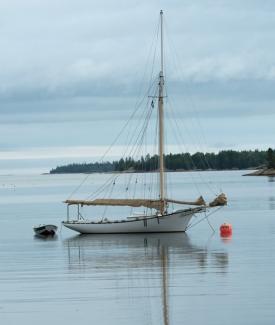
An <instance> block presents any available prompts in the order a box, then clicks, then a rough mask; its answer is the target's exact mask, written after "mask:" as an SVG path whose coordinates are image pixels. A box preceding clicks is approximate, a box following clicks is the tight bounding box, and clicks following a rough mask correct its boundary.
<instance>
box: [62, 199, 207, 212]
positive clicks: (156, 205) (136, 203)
mask: <svg viewBox="0 0 275 325" xmlns="http://www.w3.org/2000/svg"><path fill="white" fill-rule="evenodd" d="M164 202H167V203H176V204H187V205H198V206H201V205H206V203H205V201H204V199H203V197H202V196H200V197H199V198H198V199H197V200H196V201H192V202H190V201H180V200H173V199H165V200H164ZM65 203H67V204H69V205H110V206H130V207H141V206H143V207H146V208H149V209H156V210H160V208H161V206H162V205H163V204H165V203H163V202H162V201H161V200H145V199H95V200H73V199H70V200H66V201H65Z"/></svg>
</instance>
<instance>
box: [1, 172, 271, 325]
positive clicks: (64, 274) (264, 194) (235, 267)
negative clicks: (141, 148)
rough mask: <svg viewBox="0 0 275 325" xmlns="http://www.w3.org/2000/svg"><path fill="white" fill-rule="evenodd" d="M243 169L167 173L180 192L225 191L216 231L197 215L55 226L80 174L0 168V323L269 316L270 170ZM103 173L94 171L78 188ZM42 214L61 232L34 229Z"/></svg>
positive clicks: (242, 320)
mask: <svg viewBox="0 0 275 325" xmlns="http://www.w3.org/2000/svg"><path fill="white" fill-rule="evenodd" d="M244 173H245V172H242V171H228V172H201V173H169V176H168V177H169V181H170V184H171V188H172V189H173V193H172V194H173V195H174V197H176V198H182V199H191V198H193V199H194V198H196V197H197V196H198V195H199V194H204V196H205V197H206V199H207V200H210V199H211V198H213V197H214V195H215V193H218V192H219V191H220V190H222V191H224V192H225V193H226V194H227V196H228V200H229V204H228V206H227V207H225V208H223V209H220V210H219V211H217V213H215V214H213V215H211V216H209V221H210V223H211V226H212V227H213V228H214V229H215V233H213V232H212V229H211V227H210V226H209V224H208V223H207V221H206V220H203V221H202V222H200V223H198V224H197V225H196V226H194V227H192V228H190V230H189V231H188V232H187V233H186V234H184V233H182V234H181V233H177V234H135V235H128V234H125V235H121V234H120V235H77V233H74V232H72V231H70V230H68V229H65V228H60V222H61V221H62V220H64V219H66V207H65V206H64V204H63V203H62V201H63V200H64V199H66V198H67V197H68V196H69V195H70V193H71V192H72V191H73V190H74V189H75V188H76V187H77V186H78V185H79V184H80V183H81V181H82V179H83V177H85V176H83V175H39V176H35V175H22V176H9V175H7V176H0V225H1V227H0V247H1V249H0V324H1V325H2V324H3V325H19V324H20V325H27V324H28V325H29V324H40V325H44V324H66V325H71V324H100V325H105V324H120V325H123V324H131V325H140V324H158V325H159V324H165V325H167V324H209V325H210V324H211V325H213V324H219V325H220V324H230V325H231V324H234V325H237V324H250V325H252V324H257V325H258V324H270V325H271V324H275V290H274V289H275V179H272V178H267V177H242V174H244ZM109 177H110V175H107V174H94V175H91V176H90V177H89V180H88V181H87V182H86V183H85V185H83V186H82V188H81V189H80V191H79V196H81V195H83V194H84V193H89V191H91V190H94V189H95V188H97V187H98V186H100V185H102V184H104V183H105V182H106V180H108V178H109ZM125 177H126V178H127V177H129V175H128V176H127V175H126V176H125ZM134 177H135V176H134ZM148 177H149V176H148ZM193 183H196V186H193ZM125 184H128V183H127V181H126V180H124V181H122V182H121V183H119V182H117V187H118V188H117V189H115V191H114V193H115V195H117V196H119V195H121V194H122V192H123V191H124V188H125V186H127V185H125ZM127 190H128V188H127ZM205 193H206V194H205ZM107 212H109V213H110V212H112V211H107ZM83 213H84V214H85V216H86V214H87V216H88V214H89V213H90V212H88V211H84V212H83ZM94 213H96V215H97V216H98V217H101V216H103V215H105V213H106V211H105V210H104V211H103V212H102V211H101V212H100V210H95V212H94ZM102 213H103V214H102ZM118 215H119V213H117V216H118ZM117 216H116V217H117ZM203 216H204V215H201V216H199V215H198V216H197V217H196V218H194V221H193V222H194V223H196V222H198V221H200V220H201V218H202V217H203ZM223 222H230V223H231V224H232V226H233V236H232V238H231V239H222V238H221V237H220V235H219V226H220V225H221V224H222V223H223ZM40 223H54V224H57V225H59V230H60V231H59V233H58V235H57V236H56V237H55V238H53V239H48V240H45V239H40V238H36V237H35V236H34V234H33V230H32V226H33V225H35V224H40Z"/></svg>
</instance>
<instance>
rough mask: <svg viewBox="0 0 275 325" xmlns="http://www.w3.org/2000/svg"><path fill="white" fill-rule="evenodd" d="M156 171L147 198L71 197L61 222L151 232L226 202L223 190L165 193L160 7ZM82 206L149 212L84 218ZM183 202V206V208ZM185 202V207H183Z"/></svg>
mask: <svg viewBox="0 0 275 325" xmlns="http://www.w3.org/2000/svg"><path fill="white" fill-rule="evenodd" d="M157 101H158V160H159V162H158V164H159V166H158V174H159V195H158V198H155V199H149V198H148V199H147V198H130V199H129V198H127V199H125V198H113V199H112V198H96V199H93V200H88V199H85V200H84V199H73V198H69V199H67V200H66V201H65V203H66V204H67V220H66V221H63V222H62V223H63V225H64V226H65V227H67V228H69V229H72V230H75V231H77V232H79V233H83V234H88V233H94V234H100V233H105V234H108V233H155V232H185V231H186V229H187V228H188V225H189V223H190V220H191V218H192V217H193V216H194V215H195V214H197V213H201V212H205V211H206V210H207V209H210V208H215V207H219V206H223V205H226V204H227V198H226V195H225V194H224V193H221V194H220V195H218V196H217V197H216V198H215V199H214V200H213V201H212V202H211V203H209V204H207V203H206V202H205V200H204V199H203V197H202V196H200V197H199V198H198V199H197V200H195V201H187V200H177V199H173V198H168V197H167V196H166V190H165V189H166V177H165V166H164V155H165V153H164V55H163V11H162V10H161V11H160V72H159V75H158V94H157ZM169 204H177V205H181V206H183V208H181V209H178V210H175V211H170V210H169ZM71 206H76V207H77V217H76V218H75V219H71V218H70V207H71ZM83 206H106V207H107V206H111V207H115V206H118V207H125V206H128V207H132V208H137V207H144V208H146V211H147V210H148V211H150V213H141V214H138V215H137V214H136V215H134V216H129V217H126V218H119V219H117V220H109V219H107V218H104V219H102V220H86V219H84V218H82V216H81V214H80V212H79V209H80V207H83ZM184 206H185V208H184ZM186 206H188V207H186Z"/></svg>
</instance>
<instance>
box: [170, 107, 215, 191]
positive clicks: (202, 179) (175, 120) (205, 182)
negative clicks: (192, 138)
mask: <svg viewBox="0 0 275 325" xmlns="http://www.w3.org/2000/svg"><path fill="white" fill-rule="evenodd" d="M169 106H170V108H171V110H170V111H171V114H172V120H173V121H174V122H175V125H176V129H177V131H178V134H179V137H180V139H181V141H182V142H183V143H185V142H184V140H183V138H182V136H181V133H180V131H179V130H180V128H179V126H178V123H177V119H176V118H175V116H174V111H173V107H172V105H170V102H169ZM189 157H190V161H191V163H192V165H193V167H194V168H195V169H196V165H195V163H194V161H193V159H192V157H191V155H190V156H189ZM198 175H199V178H200V179H201V181H202V183H204V184H205V185H206V186H207V187H208V188H209V190H210V191H211V192H212V193H213V194H215V195H217V194H216V193H215V191H214V190H213V189H212V188H211V187H210V185H209V183H208V182H207V181H205V179H204V178H203V176H202V174H201V173H200V171H198Z"/></svg>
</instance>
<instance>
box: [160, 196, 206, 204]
mask: <svg viewBox="0 0 275 325" xmlns="http://www.w3.org/2000/svg"><path fill="white" fill-rule="evenodd" d="M166 202H170V203H175V204H187V205H206V203H205V201H204V199H203V197H202V196H200V197H199V198H198V199H197V200H196V201H181V200H174V199H166Z"/></svg>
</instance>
